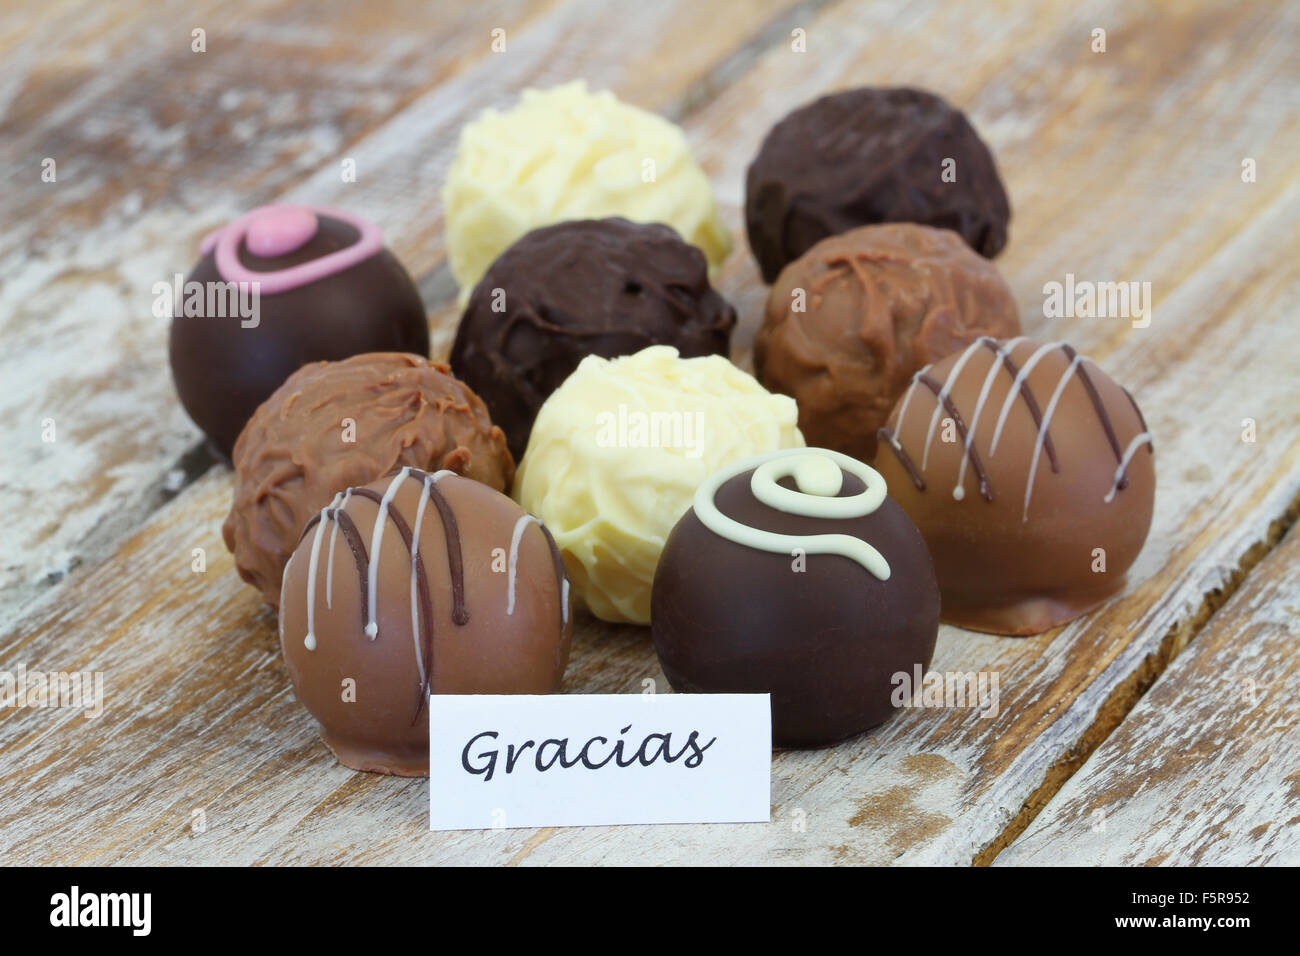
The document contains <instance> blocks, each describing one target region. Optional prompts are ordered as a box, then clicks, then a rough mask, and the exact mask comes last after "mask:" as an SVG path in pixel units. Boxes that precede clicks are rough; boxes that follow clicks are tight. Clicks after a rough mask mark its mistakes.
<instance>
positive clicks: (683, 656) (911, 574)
mask: <svg viewBox="0 0 1300 956" xmlns="http://www.w3.org/2000/svg"><path fill="white" fill-rule="evenodd" d="M886 490H887V489H886V487H885V482H884V480H883V479H882V478H881V476H880V475H879V474H877V473H876V472H874V471H872V469H870V468H868V467H867V466H866V465H864V464H862V463H861V462H858V461H854V460H853V459H851V458H849V457H848V456H846V455H841V454H839V453H837V452H834V451H829V450H826V449H819V448H807V449H802V448H801V449H791V450H786V451H778V452H773V453H770V454H767V455H760V456H758V457H756V458H751V459H747V460H745V461H741V462H738V463H736V464H734V465H732V466H730V467H728V468H724V469H723V470H722V471H720V472H718V473H717V474H715V475H713V476H712V477H711V478H710V479H709V480H708V481H707V482H705V483H704V484H703V485H701V486H700V488H699V490H698V491H697V492H696V493H695V503H694V506H693V507H692V508H691V510H690V511H688V512H687V513H686V515H685V516H684V517H683V518H682V519H681V521H679V522H678V523H677V526H676V527H675V528H673V532H672V535H671V536H670V537H669V538H668V543H667V546H666V547H665V548H664V552H663V557H662V559H661V560H660V562H659V569H658V571H657V572H656V574H655V580H654V596H653V605H652V609H651V632H652V633H653V636H654V643H655V650H656V651H658V654H659V662H660V664H661V665H662V666H663V670H664V674H665V675H666V676H667V678H668V681H669V683H671V684H672V686H673V688H674V689H675V690H678V691H683V692H686V693H736V694H743V693H755V694H759V693H770V694H771V695H772V739H773V742H774V743H775V744H776V745H777V746H783V747H815V746H819V745H822V744H828V743H833V742H834V741H836V740H840V739H842V738H844V737H849V736H852V735H854V734H859V733H862V732H863V731H865V730H868V729H870V728H871V727H874V726H875V725H876V724H879V723H880V722H881V721H883V720H884V719H885V718H886V717H888V716H889V715H890V713H891V711H892V710H893V703H892V702H891V697H892V695H893V693H894V692H895V690H896V687H897V683H896V681H895V679H894V678H895V675H896V674H906V675H908V679H909V680H911V679H912V675H913V674H914V673H916V672H918V669H919V670H921V671H923V670H924V669H925V668H926V667H928V666H929V664H930V658H931V655H932V654H933V653H934V644H935V637H936V635H937V634H938V627H939V592H938V589H937V587H936V585H935V579H934V569H933V568H932V566H931V564H930V556H929V554H928V553H927V552H926V550H925V543H924V542H923V541H922V540H921V535H920V533H919V532H918V531H917V530H916V527H915V526H914V525H913V524H912V522H911V521H910V520H908V517H907V515H906V514H904V513H903V510H902V509H901V508H900V507H899V506H898V505H897V504H896V503H895V502H894V501H893V500H892V499H890V498H888V497H887V496H886Z"/></svg>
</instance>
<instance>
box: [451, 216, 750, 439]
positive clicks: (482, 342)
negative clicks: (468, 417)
mask: <svg viewBox="0 0 1300 956" xmlns="http://www.w3.org/2000/svg"><path fill="white" fill-rule="evenodd" d="M735 324H736V310H735V309H733V308H732V307H731V306H730V305H729V304H728V303H727V301H726V300H725V299H723V298H722V296H720V295H719V294H718V293H717V292H715V291H714V290H713V287H712V286H711V285H709V271H708V263H707V262H706V261H705V258H704V254H703V253H702V252H700V250H699V249H697V248H696V247H695V246H692V245H688V244H687V243H685V242H683V241H682V239H681V237H680V236H678V235H677V233H676V232H674V231H673V230H672V229H671V228H669V227H668V226H664V225H659V224H646V223H633V222H629V221H628V220H626V219H618V218H611V219H586V220H576V221H573V222H562V223H559V224H558V225H554V226H546V227H544V228H542V229H534V230H533V231H532V232H530V233H528V234H527V235H525V236H524V237H523V238H522V239H520V240H519V241H517V242H516V243H514V245H512V246H510V247H509V248H508V249H506V251H505V252H503V253H502V254H501V255H500V256H499V257H498V258H497V260H496V261H495V262H494V263H493V264H492V265H491V267H490V268H489V269H488V271H487V273H486V274H485V275H484V276H483V278H482V279H481V280H480V281H479V283H478V285H477V287H476V288H475V289H474V294H473V295H472V296H471V297H470V300H469V304H468V305H467V306H466V308H465V312H464V315H463V316H462V317H461V320H460V327H459V328H458V329H457V330H456V341H455V343H454V344H453V345H452V349H451V367H452V370H453V371H454V372H455V373H456V375H457V376H458V377H459V378H461V379H463V380H464V381H465V382H466V383H467V384H468V385H469V386H470V388H472V389H474V391H476V392H477V393H478V394H479V395H480V396H481V397H482V399H483V401H485V402H486V403H487V406H488V410H489V411H490V412H491V414H492V420H493V421H494V422H496V424H498V425H500V426H501V428H502V429H504V430H505V433H506V436H507V437H508V438H509V440H510V452H511V454H513V455H514V456H515V458H516V459H519V458H521V457H523V454H524V449H525V448H527V447H528V436H529V433H530V432H531V431H532V427H533V420H534V419H535V418H536V417H537V412H538V409H540V408H541V407H542V403H543V402H545V401H546V399H547V397H548V396H549V395H550V394H551V393H552V392H553V391H555V389H557V388H558V387H559V386H560V384H561V383H562V382H563V381H564V380H565V379H566V378H568V377H569V375H570V373H572V372H573V370H574V369H576V368H577V367H578V363H579V362H581V361H582V360H583V359H584V358H586V357H587V356H588V355H599V356H601V357H602V358H615V357H616V356H620V355H631V354H632V353H634V352H639V351H641V350H642V349H644V348H646V347H648V346H651V345H671V346H673V347H675V348H676V349H677V351H678V353H679V354H681V356H682V357H683V358H693V357H696V356H700V355H715V354H716V355H722V356H724V357H725V356H726V355H727V351H728V346H729V343H730V340H731V330H732V328H733V327H734V326H735Z"/></svg>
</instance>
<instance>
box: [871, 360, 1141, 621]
mask: <svg viewBox="0 0 1300 956" xmlns="http://www.w3.org/2000/svg"><path fill="white" fill-rule="evenodd" d="M876 468H877V469H879V471H880V473H881V474H882V475H884V476H885V479H886V480H887V481H888V482H889V489H890V492H891V494H893V496H894V497H895V498H897V499H898V502H899V504H901V505H902V506H903V509H904V510H905V511H907V513H908V515H910V516H911V518H912V520H913V521H915V522H916V525H917V527H919V528H920V529H921V534H923V535H924V536H925V541H926V544H927V545H929V547H930V552H931V554H933V556H934V566H935V571H936V572H937V574H938V577H939V589H940V591H941V592H942V595H943V618H944V620H946V621H950V622H952V623H953V624H959V625H961V626H962V627H968V628H972V629H974V630H977V631H989V632H991V633H994V634H1036V633H1038V632H1039V631H1044V630H1047V629H1048V628H1050V627H1055V626H1056V625H1058V624H1063V623H1065V622H1066V621H1068V620H1070V619H1071V618H1074V617H1077V616H1078V615H1080V614H1083V613H1084V612H1086V611H1089V610H1091V609H1092V608H1094V607H1096V606H1097V605H1098V604H1100V603H1102V602H1103V601H1105V600H1106V599H1107V598H1108V597H1110V596H1111V595H1113V594H1115V593H1116V592H1117V591H1118V590H1119V589H1120V588H1121V587H1122V586H1123V583H1124V574H1125V572H1126V571H1127V570H1128V569H1129V566H1130V565H1132V564H1133V561H1134V560H1135V559H1136V558H1137V556H1138V552H1139V551H1141V550H1142V544H1143V542H1144V541H1146V537H1147V530H1148V529H1149V528H1150V527H1151V509H1152V506H1153V504H1154V499H1155V489H1156V473H1155V462H1154V452H1153V447H1152V439H1151V433H1150V432H1149V431H1148V430H1147V426H1146V422H1145V421H1144V420H1143V418H1142V413H1141V411H1139V410H1138V406H1137V403H1136V402H1134V400H1133V397H1132V396H1131V395H1130V394H1129V393H1128V392H1127V391H1125V390H1124V389H1123V388H1121V387H1120V386H1119V385H1116V384H1115V383H1114V382H1113V381H1111V379H1110V377H1109V376H1108V375H1106V373H1105V372H1103V371H1101V369H1099V368H1097V366H1096V365H1095V364H1094V363H1093V362H1092V361H1091V360H1090V359H1087V358H1085V357H1084V356H1082V355H1079V354H1078V353H1077V352H1076V351H1075V350H1074V349H1072V348H1071V347H1070V346H1069V345H1066V344H1065V343H1063V342H1052V343H1049V344H1047V345H1039V344H1038V343H1036V342H1031V341H1029V340H1028V339H1025V338H1017V339H1012V340H1011V341H1009V342H1006V343H1004V344H999V343H997V342H995V341H993V340H992V339H987V338H982V339H979V340H978V341H976V342H974V343H972V344H971V345H970V346H968V347H967V348H966V349H965V350H964V351H962V352H960V353H958V354H956V355H950V356H949V357H948V358H946V359H944V360H943V361H941V362H938V363H936V364H935V365H933V366H930V367H927V368H925V369H922V370H921V371H920V372H918V373H917V374H916V375H915V376H914V378H913V381H912V384H911V385H910V386H909V387H908V389H907V391H906V392H905V393H904V395H903V397H902V399H901V400H900V401H899V403H898V407H897V408H896V409H894V412H893V414H892V415H890V417H889V422H888V424H887V425H886V426H885V428H883V429H882V430H881V432H880V450H879V451H878V452H877V454H876Z"/></svg>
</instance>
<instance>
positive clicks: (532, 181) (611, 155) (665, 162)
mask: <svg viewBox="0 0 1300 956" xmlns="http://www.w3.org/2000/svg"><path fill="white" fill-rule="evenodd" d="M442 206H443V210H444V218H445V220H446V224H447V260H448V263H449V265H450V266H451V273H452V275H453V276H455V277H456V281H457V283H459V284H460V288H461V301H462V302H463V301H464V300H465V299H466V298H468V297H469V293H470V290H471V289H473V288H474V287H475V286H476V285H478V283H479V280H480V279H481V278H482V276H483V273H484V272H485V271H486V270H487V268H488V266H489V265H491V263H492V260H494V259H495V258H496V257H497V256H499V255H500V254H501V253H502V252H503V251H504V250H505V249H506V247H508V246H509V245H510V244H511V243H513V242H514V241H515V240H516V239H519V238H520V237H521V236H523V234H524V233H526V232H528V231H529V230H530V229H536V228H537V227H539V226H546V225H549V224H551V223H554V222H562V221H564V220H566V219H599V218H601V217H602V216H626V217H627V218H628V219H631V220H633V221H635V222H663V223H667V224H668V225H670V226H672V227H673V229H675V230H677V233H678V235H680V236H681V237H682V238H683V239H685V240H686V241H687V242H689V243H690V244H691V245H693V246H696V247H698V248H699V249H700V250H701V251H702V252H703V253H704V255H705V257H707V258H708V260H709V265H710V266H712V267H716V266H717V265H719V264H720V263H721V262H722V260H723V259H725V258H726V257H727V254H728V253H729V252H730V251H731V234H730V232H728V230H727V228H726V227H725V226H723V224H722V221H721V220H720V219H719V218H718V210H717V207H716V205H715V204H714V201H713V190H712V187H711V186H710V184H709V178H708V176H706V175H705V174H704V170H702V169H701V168H700V165H699V163H697V162H696V161H695V159H694V157H692V156H691V149H690V145H689V144H688V143H687V142H686V135H685V133H683V132H682V129H681V127H679V126H676V125H674V124H673V123H670V122H669V121H668V120H666V119H664V118H663V117H662V116H657V115H656V114H654V113H650V112H647V111H646V110H643V109H638V108H637V107H635V106H632V105H630V104H628V103H624V102H622V101H620V100H619V99H618V98H617V97H616V96H614V94H613V93H611V92H609V91H608V90H601V91H599V92H591V91H588V89H587V85H586V84H585V83H584V82H583V81H581V80H575V81H573V82H572V83H565V84H563V85H561V86H555V87H551V88H550V89H546V90H536V89H529V90H524V91H523V93H522V94H521V95H520V97H519V102H518V103H517V104H515V105H514V106H512V107H511V108H510V109H507V110H495V109H487V110H484V111H483V112H482V113H480V114H479V116H478V117H477V118H476V119H475V120H474V121H473V122H472V123H469V124H467V125H466V126H465V128H464V129H462V130H461V133H460V141H459V143H458V144H457V147H456V160H455V162H453V163H452V164H451V169H450V171H449V172H448V173H447V184H446V186H444V187H443V190H442Z"/></svg>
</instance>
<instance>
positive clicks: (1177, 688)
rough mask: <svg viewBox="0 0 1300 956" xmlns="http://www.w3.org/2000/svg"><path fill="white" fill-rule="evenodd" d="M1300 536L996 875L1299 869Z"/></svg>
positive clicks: (1219, 617) (1220, 617)
mask: <svg viewBox="0 0 1300 956" xmlns="http://www.w3.org/2000/svg"><path fill="white" fill-rule="evenodd" d="M1298 643H1300V533H1297V532H1296V531H1294V530H1292V532H1291V533H1290V534H1289V535H1287V537H1286V539H1285V540H1284V541H1283V542H1282V544H1281V545H1280V546H1279V547H1278V548H1277V549H1276V550H1275V551H1273V553H1272V554H1270V555H1269V556H1268V557H1267V558H1266V559H1265V560H1264V561H1263V562H1262V563H1261V564H1260V565H1259V567H1257V568H1256V569H1255V571H1254V572H1253V573H1252V574H1251V575H1250V577H1249V578H1248V579H1247V580H1246V583H1245V584H1244V585H1243V586H1242V588H1241V589H1240V590H1239V591H1238V592H1237V593H1236V594H1235V595H1234V596H1233V598H1232V600H1230V601H1229V602H1228V603H1227V604H1226V605H1225V606H1224V607H1223V609H1222V610H1220V611H1219V612H1218V613H1217V614H1215V615H1214V617H1213V618H1211V619H1210V622H1209V623H1208V624H1207V625H1206V627H1205V629H1204V630H1202V631H1201V633H1200V634H1198V635H1197V636H1196V641H1195V642H1194V643H1193V644H1192V645H1191V647H1190V648H1189V649H1188V651H1187V653H1186V654H1183V655H1182V656H1180V657H1179V658H1178V659H1177V660H1176V661H1174V663H1173V664H1172V665H1170V667H1169V669H1168V670H1167V671H1165V672H1164V674H1162V675H1161V676H1160V679H1159V680H1158V681H1157V682H1156V684H1155V686H1154V687H1152V688H1151V691H1150V693H1148V694H1147V695H1146V696H1145V697H1143V698H1142V700H1141V702H1140V703H1139V704H1138V705H1137V706H1136V707H1135V708H1133V711H1132V713H1130V714H1129V716H1128V719H1127V720H1125V721H1124V723H1123V724H1121V725H1120V727H1119V729H1118V730H1116V731H1115V733H1114V734H1112V735H1111V736H1110V737H1109V738H1107V740H1106V742H1105V743H1104V744H1103V745H1102V746H1101V747H1100V748H1098V750H1097V752H1096V753H1094V754H1093V755H1092V757H1091V758H1089V760H1088V762H1087V763H1086V764H1084V766H1083V768H1082V769H1081V770H1080V771H1079V773H1077V774H1075V775H1074V776H1073V777H1071V778H1070V780H1069V782H1068V783H1066V785H1065V786H1064V787H1062V788H1061V791H1060V793H1058V794H1057V795H1056V798H1055V799H1053V800H1052V802H1051V804H1049V805H1048V808H1047V810H1046V811H1044V812H1043V814H1042V815H1040V816H1039V817H1038V819H1036V820H1035V821H1034V824H1033V826H1032V827H1030V829H1029V830H1028V831H1026V833H1025V835H1024V836H1023V837H1021V838H1020V839H1019V840H1018V841H1016V842H1015V843H1013V844H1012V845H1011V846H1010V847H1008V848H1007V850H1006V851H1005V852H1004V853H1003V854H1002V855H1001V856H999V857H998V858H997V865H999V866H1001V865H1004V864H1009V865H1016V864H1041V865H1049V866H1050V865H1054V864H1061V863H1077V864H1105V865H1111V866H1113V865H1133V864H1141V865H1151V864H1158V863H1166V864H1171V865H1181V866H1196V865H1201V864H1205V863H1209V862H1214V863H1225V864H1231V865H1235V866H1258V865H1261V864H1269V863H1286V864H1291V865H1294V864H1295V863H1297V862H1298V861H1300V854H1298V853H1297V849H1296V827H1297V826H1298V825H1300V809H1298V808H1297V806H1296V791H1297V789H1300V696H1297V694H1296V692H1295V687H1296V682H1297V681H1298V680H1300V654H1297V652H1296V647H1297V644H1298Z"/></svg>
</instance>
